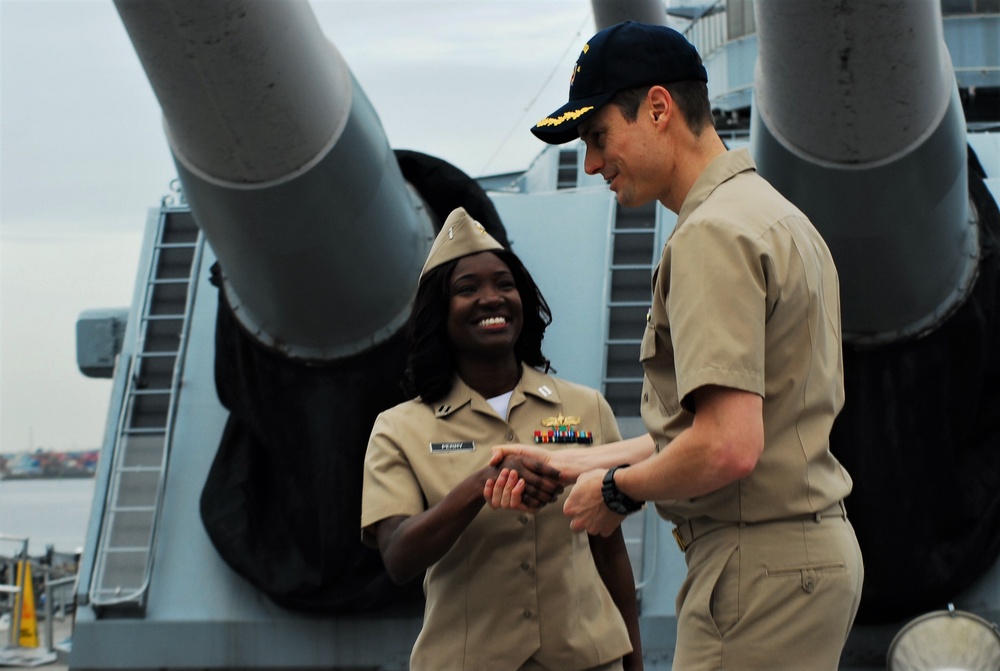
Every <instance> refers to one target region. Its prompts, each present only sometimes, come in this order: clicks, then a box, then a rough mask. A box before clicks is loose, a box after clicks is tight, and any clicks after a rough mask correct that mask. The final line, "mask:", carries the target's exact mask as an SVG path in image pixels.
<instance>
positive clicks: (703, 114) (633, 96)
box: [609, 80, 715, 135]
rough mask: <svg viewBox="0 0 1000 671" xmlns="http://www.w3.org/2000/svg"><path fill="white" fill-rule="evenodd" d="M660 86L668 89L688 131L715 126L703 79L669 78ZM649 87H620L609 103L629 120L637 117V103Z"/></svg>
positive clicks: (697, 132) (697, 133)
mask: <svg viewBox="0 0 1000 671" xmlns="http://www.w3.org/2000/svg"><path fill="white" fill-rule="evenodd" d="M662 86H663V88H665V89H667V91H669V92H670V97H671V98H673V99H674V102H675V103H677V107H678V109H680V111H681V114H682V115H683V117H684V121H685V122H686V123H687V126H688V128H689V129H691V132H692V133H694V134H695V135H701V132H702V131H703V130H705V128H706V127H711V128H714V127H715V119H714V118H713V117H712V105H711V103H709V101H708V85H707V84H706V83H705V82H702V81H698V80H687V81H680V82H670V83H669V84H663V85H662ZM650 88H651V87H649V86H636V87H633V88H630V89H624V90H621V91H619V92H618V93H616V94H615V96H614V97H613V98H612V99H611V100H610V101H609V104H613V105H617V106H618V109H619V110H621V113H622V116H623V117H625V119H626V120H628V121H629V122H633V121H635V120H636V119H637V118H638V116H639V107H640V106H641V105H642V101H643V100H645V99H646V94H647V93H648V92H649V89H650Z"/></svg>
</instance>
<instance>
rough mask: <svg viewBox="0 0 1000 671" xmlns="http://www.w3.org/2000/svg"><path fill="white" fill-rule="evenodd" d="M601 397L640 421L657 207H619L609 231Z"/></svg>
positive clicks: (622, 413)
mask: <svg viewBox="0 0 1000 671" xmlns="http://www.w3.org/2000/svg"><path fill="white" fill-rule="evenodd" d="M611 235H612V241H611V264H610V266H609V270H608V272H609V274H610V277H609V286H610V291H609V292H608V332H607V336H606V339H605V359H604V361H605V363H604V377H603V379H602V383H603V385H604V396H605V398H607V399H608V403H610V404H611V408H612V409H613V410H614V411H615V415H616V416H618V417H638V416H639V401H640V399H639V397H640V395H641V394H642V364H640V363H639V345H640V344H641V343H642V334H643V329H644V328H645V325H646V313H647V311H648V310H649V301H650V278H651V277H652V272H653V262H654V249H653V247H654V244H655V241H656V203H655V202H652V203H649V204H648V205H643V206H642V207H622V206H621V205H618V206H617V211H616V213H615V225H614V228H613V229H612V232H611Z"/></svg>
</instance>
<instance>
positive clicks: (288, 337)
mask: <svg viewBox="0 0 1000 671" xmlns="http://www.w3.org/2000/svg"><path fill="white" fill-rule="evenodd" d="M115 4H116V7H117V9H118V12H119V14H120V15H121V18H122V21H123V23H124V24H125V27H126V30H127V31H128V33H129V36H130V38H131V39H132V42H133V44H134V46H135V49H136V52H137V53H138V55H139V59H140V61H141V63H142V65H143V68H144V69H145V71H146V74H147V76H148V78H149V81H150V84H151V85H152V88H153V91H154V92H155V94H156V97H157V99H158V100H159V102H160V105H161V107H162V109H163V115H164V129H165V132H166V136H167V140H168V142H169V145H170V149H171V152H172V154H173V157H174V161H175V164H176V167H177V171H178V175H179V178H180V182H181V185H182V187H183V193H184V196H185V197H186V199H187V202H188V203H189V204H190V210H191V214H192V215H193V217H194V221H195V222H196V223H197V226H198V228H199V229H200V230H201V232H202V233H203V235H204V237H205V238H206V240H207V241H208V243H209V245H210V247H211V249H212V250H213V251H214V253H215V255H216V257H217V259H218V262H217V264H216V265H215V267H214V269H213V283H215V284H216V285H217V286H218V287H219V289H220V300H219V309H218V316H217V326H216V339H215V340H216V357H215V379H216V386H217V389H218V395H219V398H220V400H221V401H222V402H223V404H224V405H225V406H226V408H227V409H228V410H229V411H230V414H229V417H228V420H227V425H226V429H225V432H224V434H223V436H222V438H221V441H220V445H219V449H218V453H217V454H216V456H215V460H214V463H213V465H212V469H211V470H210V472H209V475H208V479H207V481H206V483H205V486H204V489H203V491H202V494H201V516H202V520H203V522H204V524H205V528H206V530H207V532H208V534H209V537H210V538H211V540H212V542H213V543H214V545H215V546H216V548H217V549H218V551H219V553H220V554H221V555H222V556H223V558H224V559H225V560H226V561H227V563H229V565H230V566H231V567H232V568H233V569H235V570H236V571H237V572H238V573H240V574H241V575H243V576H244V577H246V578H247V579H248V580H249V581H250V582H251V583H253V584H254V585H255V586H256V587H258V588H259V589H260V590H262V591H263V592H264V593H266V594H268V595H269V596H271V597H272V598H273V599H274V600H275V601H277V602H278V603H280V604H282V605H285V606H288V607H291V608H297V609H301V610H308V611H317V612H327V613H330V612H338V611H342V610H365V609H370V608H373V607H376V606H378V605H380V604H382V603H384V602H386V601H391V600H395V599H396V598H397V597H398V595H397V590H396V588H395V587H393V586H391V585H390V583H389V582H388V580H387V579H386V577H385V575H384V572H383V571H382V568H381V561H380V559H379V557H378V555H377V552H375V551H373V550H371V549H368V548H364V547H362V546H361V544H360V536H359V532H358V529H357V520H358V519H359V518H360V482H361V479H360V473H361V463H362V460H363V457H364V450H365V446H366V444H367V437H368V433H369V431H370V428H371V424H372V422H373V421H374V418H375V415H376V414H377V412H379V411H381V410H383V409H385V408H386V407H388V406H390V405H392V404H394V403H396V402H400V401H402V400H404V398H403V396H402V393H401V391H400V388H399V383H400V380H401V378H402V372H403V367H404V363H405V343H404V342H403V337H402V333H401V327H402V325H403V324H404V323H405V321H406V319H407V317H408V315H409V310H410V305H411V303H412V299H413V296H414V294H415V290H416V280H417V276H418V275H419V272H420V268H421V266H422V264H423V261H424V258H425V257H426V254H427V251H428V250H429V249H430V244H431V241H432V240H433V238H434V235H435V234H436V231H437V228H439V226H440V222H441V221H443V220H444V218H445V217H446V216H447V213H448V212H449V211H450V210H451V209H453V208H454V207H457V206H459V205H464V206H465V207H467V208H468V209H469V211H470V212H471V213H473V214H474V216H477V218H479V219H480V220H481V221H482V222H483V224H484V225H485V226H486V227H487V228H488V229H490V230H491V232H492V233H494V235H495V236H496V237H497V238H498V239H499V240H501V241H505V240H506V237H505V235H504V232H503V229H502V227H501V226H500V223H499V217H498V216H497V215H496V212H495V210H494V209H493V208H492V205H491V204H490V202H489V200H488V199H487V198H486V197H485V194H484V193H483V192H482V190H481V189H479V187H478V186H477V185H476V184H475V183H474V182H472V180H470V179H469V178H468V177H466V176H465V175H463V174H461V173H460V171H458V170H457V169H455V168H454V167H452V166H450V165H448V164H446V163H444V162H443V161H439V160H437V159H433V158H432V157H427V156H423V155H419V154H415V153H413V152H400V153H399V154H397V153H396V152H394V151H393V150H392V149H391V148H390V147H389V144H388V141H387V140H386V137H385V134H384V132H383V130H382V126H381V123H380V122H379V119H378V115H377V114H376V113H375V110H374V109H373V108H372V107H371V105H370V103H369V102H368V99H367V98H366V97H365V95H364V92H363V91H362V90H361V88H360V86H358V83H357V81H356V80H355V79H354V77H353V75H352V74H351V72H350V69H349V68H348V66H347V63H346V62H345V61H344V59H343V58H342V57H341V55H340V54H339V52H338V51H337V49H336V48H335V47H334V46H333V45H332V44H330V43H329V42H328V41H327V40H326V39H325V37H324V36H323V34H322V32H321V31H320V28H319V25H318V23H317V21H316V18H315V16H314V14H313V12H312V9H311V8H310V6H309V5H308V3H306V2H305V1H304V0H287V1H282V2H255V1H253V0H238V1H236V2H226V3H217V2H208V3H205V2H199V1H181V2H177V1H176V0H153V1H148V0H116V3H115ZM404 171H405V173H406V174H405V175H404ZM237 501H238V502H239V503H238V505H237V504H235V503H234V502H237ZM411 591H413V590H411Z"/></svg>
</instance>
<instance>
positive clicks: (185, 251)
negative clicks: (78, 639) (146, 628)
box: [89, 205, 202, 616]
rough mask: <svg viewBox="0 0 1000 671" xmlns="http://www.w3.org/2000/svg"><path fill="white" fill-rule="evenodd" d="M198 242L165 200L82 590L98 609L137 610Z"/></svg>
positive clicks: (190, 221)
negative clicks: (89, 576) (92, 552)
mask: <svg viewBox="0 0 1000 671" xmlns="http://www.w3.org/2000/svg"><path fill="white" fill-rule="evenodd" d="M201 249H202V245H201V234H200V231H199V229H198V227H197V225H196V224H195V222H194V217H193V216H192V215H191V213H190V211H189V210H187V209H186V208H185V209H180V208H171V207H168V206H166V205H165V206H164V207H163V208H162V209H161V210H160V213H159V218H158V222H157V230H156V234H155V238H154V242H153V248H152V256H151V259H150V264H149V274H148V276H147V279H146V285H145V292H144V295H143V296H142V298H141V305H140V306H139V309H138V314H139V315H140V318H139V323H138V324H137V330H136V331H135V334H136V343H135V347H134V349H133V350H132V351H133V352H134V354H133V355H132V356H131V357H129V359H128V361H127V365H128V371H127V378H126V382H125V389H124V394H123V398H122V407H121V410H120V412H119V417H118V424H117V427H116V433H115V440H114V449H113V451H112V458H113V462H112V465H111V469H110V479H109V482H108V489H107V494H106V498H105V502H104V512H103V518H102V524H101V531H100V537H99V542H98V543H99V544H98V547H97V552H96V559H95V564H94V572H93V579H92V581H91V587H90V592H89V597H90V602H91V604H92V605H93V606H94V608H95V609H97V610H99V611H101V612H108V611H111V610H113V611H116V612H117V613H119V614H130V615H135V616H140V615H142V613H144V612H145V607H146V596H147V592H148V589H149V580H150V574H151V572H152V565H153V548H154V545H155V540H156V531H157V522H158V519H159V511H160V507H161V503H162V500H163V490H164V485H165V482H166V476H167V463H168V456H169V450H170V444H171V435H172V430H173V418H174V409H175V407H176V400H177V395H178V392H179V387H180V380H181V376H182V373H183V369H184V354H185V352H186V351H187V350H186V341H187V338H188V332H189V320H190V314H191V310H192V306H193V304H194V294H195V288H196V286H197V281H196V280H197V278H195V277H192V272H193V271H194V270H195V269H197V268H199V267H200V257H201ZM123 363H126V362H123Z"/></svg>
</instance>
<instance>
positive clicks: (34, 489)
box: [0, 478, 95, 557]
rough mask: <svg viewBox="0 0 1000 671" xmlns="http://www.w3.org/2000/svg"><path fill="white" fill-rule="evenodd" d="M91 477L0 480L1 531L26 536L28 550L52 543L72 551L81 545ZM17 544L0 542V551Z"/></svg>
mask: <svg viewBox="0 0 1000 671" xmlns="http://www.w3.org/2000/svg"><path fill="white" fill-rule="evenodd" d="M94 483H95V479H94V478H55V479H27V480H0V534H2V535H4V536H19V537H24V538H28V539H29V543H28V554H29V555H30V556H33V557H36V556H39V555H42V554H45V551H46V548H47V547H48V546H49V545H51V546H52V547H53V548H54V549H55V550H56V551H57V552H60V553H66V554H72V553H74V552H77V551H79V550H81V549H82V548H83V544H84V541H85V539H86V536H87V523H88V522H89V519H90V508H91V503H92V501H93V498H94ZM18 549H19V548H17V547H15V545H14V544H12V543H10V542H4V543H2V544H0V555H9V554H10V553H12V552H16V551H17V550H18Z"/></svg>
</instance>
